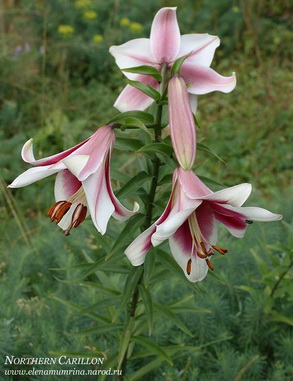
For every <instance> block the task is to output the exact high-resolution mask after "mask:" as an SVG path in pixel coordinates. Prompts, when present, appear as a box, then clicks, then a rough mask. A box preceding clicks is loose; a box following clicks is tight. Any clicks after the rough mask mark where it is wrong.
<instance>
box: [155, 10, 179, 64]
mask: <svg viewBox="0 0 293 381" xmlns="http://www.w3.org/2000/svg"><path fill="white" fill-rule="evenodd" d="M150 47H151V52H152V55H153V57H154V59H155V61H156V62H158V63H164V62H166V63H168V62H172V61H174V59H175V58H176V57H177V54H178V52H179V49H180V30H179V25H178V22H177V18H176V7H174V8H171V7H166V8H162V9H160V10H159V12H158V13H157V14H156V16H155V18H154V21H153V24H152V28H151V35H150Z"/></svg>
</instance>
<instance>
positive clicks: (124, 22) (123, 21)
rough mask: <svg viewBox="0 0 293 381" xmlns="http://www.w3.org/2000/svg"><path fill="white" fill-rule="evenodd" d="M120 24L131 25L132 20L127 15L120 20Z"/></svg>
mask: <svg viewBox="0 0 293 381" xmlns="http://www.w3.org/2000/svg"><path fill="white" fill-rule="evenodd" d="M120 25H121V26H129V25H130V20H129V19H128V18H126V17H124V18H123V19H121V20H120Z"/></svg>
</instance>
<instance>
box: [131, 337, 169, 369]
mask: <svg viewBox="0 0 293 381" xmlns="http://www.w3.org/2000/svg"><path fill="white" fill-rule="evenodd" d="M132 340H133V341H135V342H136V343H138V344H141V345H142V346H144V347H145V348H147V349H149V350H150V351H152V352H153V353H154V354H156V355H157V356H159V357H161V358H162V359H164V360H165V361H167V362H168V363H169V364H170V365H171V366H173V361H172V360H171V358H170V357H169V356H168V354H167V353H166V352H165V351H164V349H163V347H160V346H159V345H158V344H156V343H154V342H153V341H151V340H149V339H146V338H145V337H140V336H133V338H132Z"/></svg>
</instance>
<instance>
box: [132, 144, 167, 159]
mask: <svg viewBox="0 0 293 381" xmlns="http://www.w3.org/2000/svg"><path fill="white" fill-rule="evenodd" d="M137 152H157V153H161V154H163V155H165V156H167V157H169V156H171V155H172V154H173V148H172V147H171V146H169V145H168V144H166V143H150V144H147V145H145V146H143V147H141V148H140V149H138V150H137Z"/></svg>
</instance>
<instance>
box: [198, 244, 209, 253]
mask: <svg viewBox="0 0 293 381" xmlns="http://www.w3.org/2000/svg"><path fill="white" fill-rule="evenodd" d="M200 247H201V248H202V251H203V252H204V253H205V255H208V252H207V249H206V247H205V244H204V243H203V242H201V243H200Z"/></svg>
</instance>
